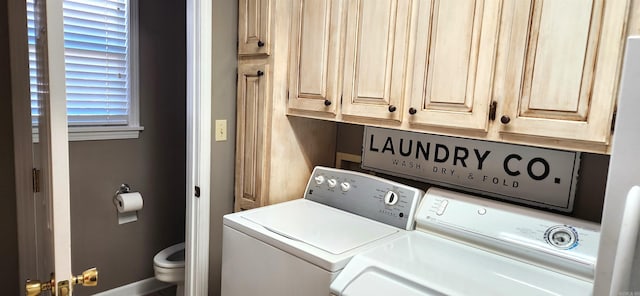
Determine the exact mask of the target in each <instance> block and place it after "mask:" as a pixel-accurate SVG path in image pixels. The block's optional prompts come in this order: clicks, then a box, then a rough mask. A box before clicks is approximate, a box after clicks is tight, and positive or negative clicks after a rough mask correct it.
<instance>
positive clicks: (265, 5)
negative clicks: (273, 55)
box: [238, 0, 271, 55]
mask: <svg viewBox="0 0 640 296" xmlns="http://www.w3.org/2000/svg"><path fill="white" fill-rule="evenodd" d="M238 5H239V6H238V54H239V55H260V54H265V55H268V54H269V53H270V48H271V46H270V44H269V35H270V32H269V28H270V25H271V19H270V17H269V16H270V14H271V8H270V0H240V1H239V2H238Z"/></svg>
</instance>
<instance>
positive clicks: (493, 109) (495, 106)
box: [489, 101, 498, 121]
mask: <svg viewBox="0 0 640 296" xmlns="http://www.w3.org/2000/svg"><path fill="white" fill-rule="evenodd" d="M496 109H498V102H496V101H492V102H491V106H489V120H491V121H493V120H496Z"/></svg>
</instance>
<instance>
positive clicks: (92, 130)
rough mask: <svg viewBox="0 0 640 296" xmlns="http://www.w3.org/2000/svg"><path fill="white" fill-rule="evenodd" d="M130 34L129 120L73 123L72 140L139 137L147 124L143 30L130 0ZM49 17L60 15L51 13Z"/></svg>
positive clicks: (36, 138) (135, 2) (135, 0)
mask: <svg viewBox="0 0 640 296" xmlns="http://www.w3.org/2000/svg"><path fill="white" fill-rule="evenodd" d="M127 1H128V3H127V5H128V8H129V11H128V12H127V14H128V15H127V22H128V29H129V32H128V37H127V41H128V44H127V55H128V63H129V64H128V69H129V86H128V89H127V91H128V92H129V119H128V120H129V123H128V124H127V125H114V126H69V141H95V140H118V139H137V138H139V137H140V132H141V131H143V130H144V127H143V126H141V125H140V87H139V86H140V75H139V74H140V71H139V64H140V63H139V50H138V41H139V30H138V19H139V14H138V0H127ZM47 17H60V18H62V17H63V16H62V15H50V16H47ZM32 136H33V142H34V143H38V142H39V133H38V128H36V127H33V128H32Z"/></svg>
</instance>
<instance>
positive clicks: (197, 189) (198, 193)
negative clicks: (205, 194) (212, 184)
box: [194, 186, 200, 197]
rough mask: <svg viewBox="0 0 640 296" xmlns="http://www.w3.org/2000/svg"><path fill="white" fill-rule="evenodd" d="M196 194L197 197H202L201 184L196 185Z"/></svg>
mask: <svg viewBox="0 0 640 296" xmlns="http://www.w3.org/2000/svg"><path fill="white" fill-rule="evenodd" d="M194 195H195V196H196V197H200V186H196V188H195V192H194Z"/></svg>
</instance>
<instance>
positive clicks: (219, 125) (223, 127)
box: [215, 119, 227, 142]
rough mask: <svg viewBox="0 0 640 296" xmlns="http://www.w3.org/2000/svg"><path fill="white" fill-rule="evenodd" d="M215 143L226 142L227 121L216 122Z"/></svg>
mask: <svg viewBox="0 0 640 296" xmlns="http://www.w3.org/2000/svg"><path fill="white" fill-rule="evenodd" d="M215 132H216V142H221V141H226V140H227V120H226V119H219V120H216V131H215Z"/></svg>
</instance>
